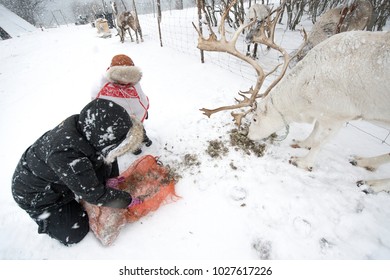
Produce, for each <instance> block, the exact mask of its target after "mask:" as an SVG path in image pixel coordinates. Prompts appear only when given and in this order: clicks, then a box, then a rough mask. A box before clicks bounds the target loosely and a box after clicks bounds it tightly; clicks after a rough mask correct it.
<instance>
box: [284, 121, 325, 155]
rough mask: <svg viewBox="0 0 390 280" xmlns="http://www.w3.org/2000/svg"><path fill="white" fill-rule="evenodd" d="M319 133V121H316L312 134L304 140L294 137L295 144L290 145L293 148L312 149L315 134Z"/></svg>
mask: <svg viewBox="0 0 390 280" xmlns="http://www.w3.org/2000/svg"><path fill="white" fill-rule="evenodd" d="M317 133H318V122H317V121H315V123H314V127H313V130H312V132H311V133H310V135H309V136H308V137H307V138H306V139H304V140H295V139H294V140H293V144H291V145H290V146H291V147H292V148H294V149H296V148H304V149H308V150H310V149H311V146H313V141H314V138H315V135H316V134H317Z"/></svg>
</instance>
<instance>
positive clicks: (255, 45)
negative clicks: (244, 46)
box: [252, 43, 257, 59]
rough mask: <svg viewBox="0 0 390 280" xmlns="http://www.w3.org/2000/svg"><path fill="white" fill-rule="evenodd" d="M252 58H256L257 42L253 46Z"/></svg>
mask: <svg viewBox="0 0 390 280" xmlns="http://www.w3.org/2000/svg"><path fill="white" fill-rule="evenodd" d="M252 58H253V59H257V43H255V44H254V47H253V54H252Z"/></svg>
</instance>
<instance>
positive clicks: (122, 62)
mask: <svg viewBox="0 0 390 280" xmlns="http://www.w3.org/2000/svg"><path fill="white" fill-rule="evenodd" d="M112 66H134V62H133V60H132V59H131V58H130V57H128V56H127V55H124V54H118V55H116V56H114V57H113V58H112V60H111V65H110V67H112Z"/></svg>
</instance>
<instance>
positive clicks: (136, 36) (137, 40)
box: [135, 29, 139, 44]
mask: <svg viewBox="0 0 390 280" xmlns="http://www.w3.org/2000/svg"><path fill="white" fill-rule="evenodd" d="M135 41H136V42H137V44H139V39H138V31H137V29H136V30H135Z"/></svg>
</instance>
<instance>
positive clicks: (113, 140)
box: [12, 99, 143, 213]
mask: <svg viewBox="0 0 390 280" xmlns="http://www.w3.org/2000/svg"><path fill="white" fill-rule="evenodd" d="M142 139H143V126H142V124H141V123H140V122H139V121H138V120H135V119H134V118H130V116H129V115H128V114H127V112H126V111H125V110H124V109H123V108H122V107H121V106H119V105H117V104H115V103H113V102H111V101H108V100H100V99H95V100H93V101H92V102H90V103H89V104H88V105H87V106H85V107H84V109H83V110H82V111H81V112H80V114H78V115H73V116H70V117H68V118H67V119H66V120H64V121H63V122H62V123H61V124H59V125H58V126H56V127H55V128H54V129H52V130H50V131H48V132H46V133H45V134H43V135H42V136H41V137H40V138H39V139H37V140H36V141H35V143H34V144H32V145H31V146H30V147H29V148H28V149H27V150H26V151H25V152H24V153H23V155H22V157H21V159H20V161H19V163H18V165H17V167H16V170H15V172H14V175H13V178H12V193H13V196H14V199H15V201H16V202H17V203H18V204H19V206H20V207H22V208H23V209H25V210H26V211H27V212H30V213H34V212H39V211H43V210H45V209H49V208H51V207H59V206H61V205H63V204H66V203H68V202H69V201H71V200H73V199H75V198H76V197H77V198H79V199H83V200H85V201H87V202H89V203H92V204H95V205H101V206H109V207H114V208H125V207H127V205H129V203H130V202H131V200H132V199H131V197H130V195H129V194H128V193H127V192H123V191H120V190H116V189H110V188H107V187H106V186H105V181H106V180H107V179H108V178H110V177H115V176H118V175H119V174H118V173H119V172H118V165H117V162H116V157H118V156H120V155H121V154H123V153H125V152H126V151H134V150H136V149H138V147H139V145H140V143H141V142H142Z"/></svg>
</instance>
